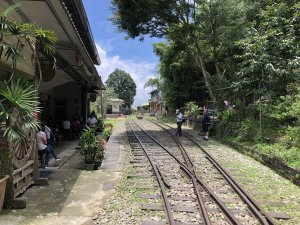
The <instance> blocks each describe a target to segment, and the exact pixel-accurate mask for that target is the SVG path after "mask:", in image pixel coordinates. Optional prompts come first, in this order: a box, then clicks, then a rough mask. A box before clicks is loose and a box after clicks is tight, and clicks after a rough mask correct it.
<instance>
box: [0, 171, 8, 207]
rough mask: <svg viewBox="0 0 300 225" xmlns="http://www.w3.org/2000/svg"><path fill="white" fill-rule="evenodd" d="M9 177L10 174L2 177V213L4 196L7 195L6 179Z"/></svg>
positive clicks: (0, 188)
mask: <svg viewBox="0 0 300 225" xmlns="http://www.w3.org/2000/svg"><path fill="white" fill-rule="evenodd" d="M8 178H9V176H8V175H6V176H5V177H2V178H1V180H0V213H1V212H2V209H3V202H4V197H5V189H6V181H7V179H8Z"/></svg>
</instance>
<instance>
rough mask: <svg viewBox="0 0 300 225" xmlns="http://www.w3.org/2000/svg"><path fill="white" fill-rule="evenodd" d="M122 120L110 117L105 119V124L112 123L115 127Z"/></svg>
mask: <svg viewBox="0 0 300 225" xmlns="http://www.w3.org/2000/svg"><path fill="white" fill-rule="evenodd" d="M119 122H120V119H119V118H110V119H105V120H104V124H108V123H110V124H112V125H113V127H115V126H116V125H117V124H118V123H119Z"/></svg>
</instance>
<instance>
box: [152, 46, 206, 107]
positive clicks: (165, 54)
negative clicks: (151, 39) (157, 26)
mask: <svg viewBox="0 0 300 225" xmlns="http://www.w3.org/2000/svg"><path fill="white" fill-rule="evenodd" d="M154 52H155V53H156V54H157V55H158V56H159V57H160V64H159V73H160V81H161V82H160V88H161V91H162V96H163V98H164V100H165V101H166V103H167V105H168V106H170V107H173V108H179V107H182V106H184V104H185V102H187V101H196V102H198V104H200V103H201V102H202V103H203V101H204V99H205V98H207V97H208V96H207V94H206V93H205V91H206V89H205V86H204V82H203V80H202V79H201V74H200V73H199V70H198V68H197V66H196V65H195V63H194V59H193V56H192V55H190V54H189V52H187V51H186V46H185V45H180V44H178V43H174V42H172V41H170V43H169V44H167V43H163V42H161V43H157V44H155V45H154Z"/></svg>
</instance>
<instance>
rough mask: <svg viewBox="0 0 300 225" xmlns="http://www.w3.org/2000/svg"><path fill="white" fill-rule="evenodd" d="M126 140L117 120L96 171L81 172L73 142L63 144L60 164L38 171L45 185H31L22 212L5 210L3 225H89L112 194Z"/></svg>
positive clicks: (53, 163)
mask: <svg viewBox="0 0 300 225" xmlns="http://www.w3.org/2000/svg"><path fill="white" fill-rule="evenodd" d="M126 141H127V138H126V132H125V123H124V121H120V122H119V123H118V124H117V125H116V126H115V127H114V130H113V133H112V135H111V137H110V139H109V141H108V146H107V152H106V154H105V156H104V161H103V163H102V166H101V167H100V169H99V170H94V171H86V170H84V169H83V168H84V164H83V160H82V159H81V158H80V157H79V155H78V154H77V153H76V151H75V147H76V146H77V142H76V141H70V142H67V143H65V144H64V146H63V147H62V150H61V152H59V156H60V157H61V158H62V160H61V161H57V162H56V161H54V160H52V161H50V165H51V166H52V167H50V168H47V169H41V171H40V173H41V177H45V178H48V185H46V186H32V187H31V188H29V189H28V190H27V191H26V192H25V193H24V194H23V195H22V196H20V197H22V198H26V204H27V206H26V208H25V209H18V210H12V209H6V210H4V211H3V213H2V214H1V215H0V224H3V225H19V224H22V225H66V224H68V225H92V224H94V223H93V219H95V218H96V216H97V214H98V212H99V209H101V207H103V205H104V203H105V201H106V200H107V198H109V197H110V196H112V195H113V193H114V187H115V185H116V184H117V182H118V181H119V180H120V178H121V173H122V162H123V161H124V154H123V152H124V151H123V150H124V149H125V144H126Z"/></svg>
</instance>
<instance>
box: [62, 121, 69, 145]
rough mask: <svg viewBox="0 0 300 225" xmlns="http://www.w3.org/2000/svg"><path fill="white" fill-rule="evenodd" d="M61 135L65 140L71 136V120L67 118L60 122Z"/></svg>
mask: <svg viewBox="0 0 300 225" xmlns="http://www.w3.org/2000/svg"><path fill="white" fill-rule="evenodd" d="M62 128H63V135H64V138H65V140H67V139H70V137H71V122H70V120H68V119H67V118H66V119H65V120H64V121H63V123H62Z"/></svg>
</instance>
